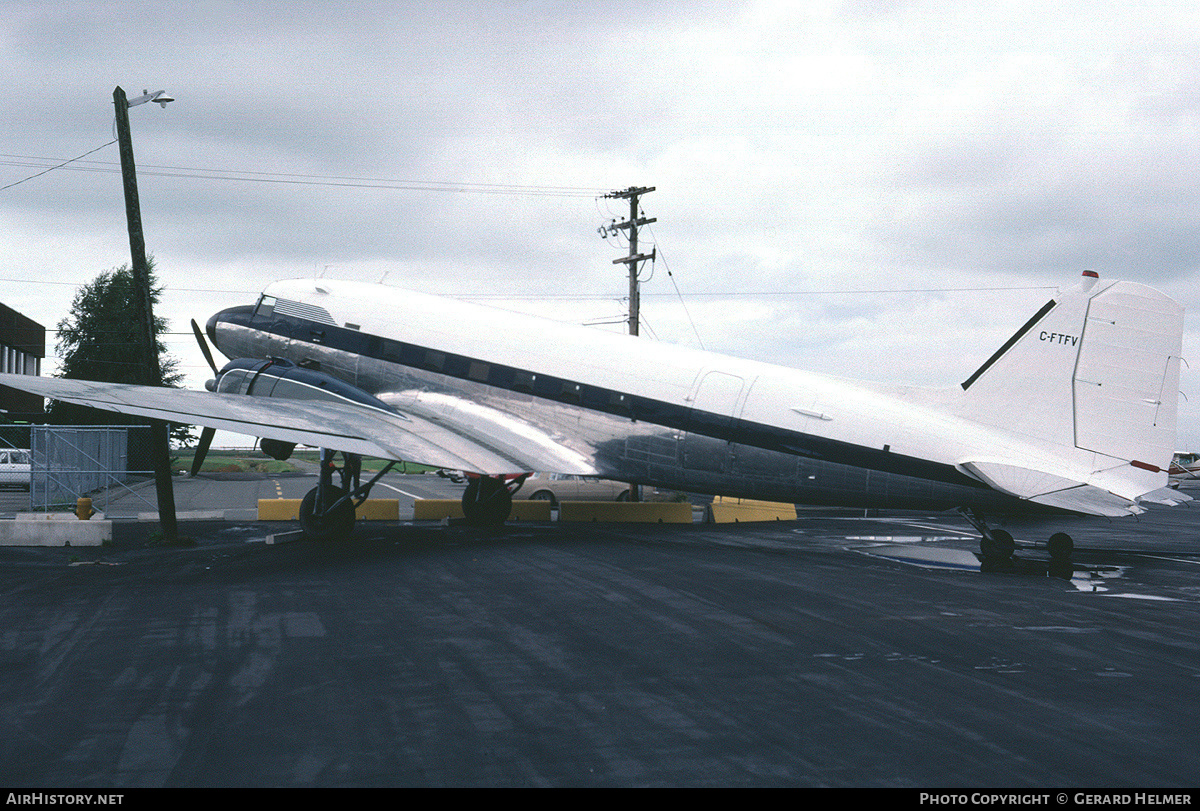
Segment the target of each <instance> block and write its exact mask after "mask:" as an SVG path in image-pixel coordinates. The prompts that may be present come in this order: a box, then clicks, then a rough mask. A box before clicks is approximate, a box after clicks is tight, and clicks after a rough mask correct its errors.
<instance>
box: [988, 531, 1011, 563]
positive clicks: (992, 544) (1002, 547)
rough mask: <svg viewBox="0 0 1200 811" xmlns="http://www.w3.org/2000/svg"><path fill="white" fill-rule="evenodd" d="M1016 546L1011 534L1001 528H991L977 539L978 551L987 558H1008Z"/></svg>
mask: <svg viewBox="0 0 1200 811" xmlns="http://www.w3.org/2000/svg"><path fill="white" fill-rule="evenodd" d="M1016 548H1017V543H1016V541H1014V540H1013V536H1012V535H1010V534H1009V533H1008V532H1006V531H1005V530H1003V529H993V530H991V532H988V533H985V534H984V536H983V538H982V540H980V541H979V551H981V552H983V556H984V557H985V558H988V559H989V560H1008V559H1009V558H1011V557H1012V553H1013V552H1014V551H1015V550H1016Z"/></svg>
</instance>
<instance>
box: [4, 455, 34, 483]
mask: <svg viewBox="0 0 1200 811" xmlns="http://www.w3.org/2000/svg"><path fill="white" fill-rule="evenodd" d="M0 487H16V488H19V489H21V490H28V489H29V451H26V450H18V449H16V448H3V449H0Z"/></svg>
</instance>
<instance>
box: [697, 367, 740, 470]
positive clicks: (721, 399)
mask: <svg viewBox="0 0 1200 811" xmlns="http://www.w3.org/2000/svg"><path fill="white" fill-rule="evenodd" d="M744 388H745V381H744V380H743V379H742V378H740V377H738V376H737V375H731V374H728V373H726V372H707V373H706V374H705V375H704V376H703V377H702V378H701V379H700V382H699V383H698V384H697V386H696V391H695V393H694V395H693V396H692V412H691V416H690V417H689V419H688V431H687V434H686V436H685V437H684V440H683V464H684V467H687V468H690V469H692V470H703V471H711V472H717V473H722V472H725V471H727V470H729V469H730V459H729V456H730V443H731V437H730V433H729V431H730V428H731V427H732V425H733V419H734V417H735V416H736V414H737V408H738V406H739V405H740V401H741V396H742V390H743V389H744Z"/></svg>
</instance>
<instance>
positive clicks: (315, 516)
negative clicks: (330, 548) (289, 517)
mask: <svg viewBox="0 0 1200 811" xmlns="http://www.w3.org/2000/svg"><path fill="white" fill-rule="evenodd" d="M320 489H321V488H319V487H314V488H313V489H311V490H309V491H308V494H307V495H305V496H304V498H303V499H302V500H301V501H300V529H301V530H303V531H304V534H305V535H306V536H307V537H309V538H312V539H313V540H314V541H330V540H334V539H338V538H345V537H347V536H348V535H349V534H350V533H351V532H352V531H353V530H354V503H353V502H352V501H350V500H349V499H346V500H345V501H343V502H342V503H341V504H338V505H337V506H335V507H334V508H333V509H332V510H328V509H327V510H318V509H317V503H318V502H317V499H318V498H319V497H320ZM344 494H345V492H344V491H339V490H336V489H335V490H334V491H333V493H331V494H330V496H331V497H332V498H333V499H334V500H336V499H338V498H341V497H342V496H343V495H344Z"/></svg>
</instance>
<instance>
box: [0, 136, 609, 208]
mask: <svg viewBox="0 0 1200 811" xmlns="http://www.w3.org/2000/svg"><path fill="white" fill-rule="evenodd" d="M112 143H115V142H114V141H109V142H108V144H105V145H104V146H109V144H112ZM99 149H103V147H97V148H96V149H93V150H92V151H91V152H87V153H84V155H81V156H79V158H72V159H71V160H70V161H65V162H62V163H58V164H56V165H54V166H51V167H49V168H48V169H46V172H49V171H51V170H53V169H58V168H62V167H66V168H69V169H71V170H72V171H77V172H102V173H110V174H115V173H118V172H120V171H121V170H120V167H119V165H118V164H115V163H112V162H109V161H83V163H84V164H90V165H82V166H69V167H67V164H68V163H74V162H76V161H79V160H80V158H82V157H84V156H85V155H90V154H92V152H96V151H98V150H99ZM0 159H3V160H0V166H39V165H42V164H43V163H44V162H47V161H55V160H57V159H56V158H45V157H37V156H31V155H9V154H0ZM30 161H33V163H31V162H30ZM46 172H39V173H38V175H41V174H45V173H46ZM138 174H139V175H150V176H154V177H174V178H189V179H196V180H230V181H241V182H247V183H281V184H287V185H299V186H334V187H347V188H365V189H386V190H392V191H432V192H444V193H452V194H501V195H503V194H507V195H520V196H531V197H595V196H596V195H597V194H598V193H599V192H600V191H601V189H597V188H587V187H583V186H549V185H526V184H517V183H473V182H465V181H443V180H411V179H397V178H372V177H354V176H341V175H315V174H303V173H299V172H263V171H256V170H244V169H211V168H202V167H190V166H162V165H154V164H144V165H139V166H138ZM38 175H33V176H32V177H29V178H25V180H30V179H32V178H33V177H38ZM24 182H25V181H24V180H21V181H18V183H24ZM12 185H14V186H15V185H17V184H16V183H14V184H12ZM5 188H9V187H8V186H5V187H3V188H0V191H3V189H5Z"/></svg>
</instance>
